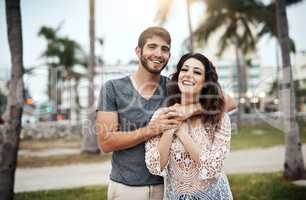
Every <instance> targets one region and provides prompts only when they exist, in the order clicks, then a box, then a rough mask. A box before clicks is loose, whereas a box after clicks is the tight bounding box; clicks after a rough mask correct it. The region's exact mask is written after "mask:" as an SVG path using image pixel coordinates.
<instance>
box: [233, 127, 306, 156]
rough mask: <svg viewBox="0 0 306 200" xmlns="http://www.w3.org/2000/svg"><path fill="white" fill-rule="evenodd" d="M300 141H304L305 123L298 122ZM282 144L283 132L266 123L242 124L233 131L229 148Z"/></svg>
mask: <svg viewBox="0 0 306 200" xmlns="http://www.w3.org/2000/svg"><path fill="white" fill-rule="evenodd" d="M300 136H301V141H302V143H306V123H305V122H304V123H302V122H301V123H300ZM282 144H284V133H283V132H282V131H281V130H279V129H276V128H274V127H271V126H269V125H267V124H262V125H258V126H244V127H242V128H241V129H239V130H236V131H234V132H233V135H232V140H231V149H232V150H238V149H248V148H264V147H271V146H275V145H282Z"/></svg>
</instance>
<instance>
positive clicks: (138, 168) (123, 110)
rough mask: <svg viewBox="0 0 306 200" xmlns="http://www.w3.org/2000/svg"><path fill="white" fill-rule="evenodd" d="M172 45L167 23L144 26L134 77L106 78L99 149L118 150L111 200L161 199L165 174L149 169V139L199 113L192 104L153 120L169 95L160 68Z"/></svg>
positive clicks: (98, 122) (99, 115)
mask: <svg viewBox="0 0 306 200" xmlns="http://www.w3.org/2000/svg"><path fill="white" fill-rule="evenodd" d="M170 45H171V37H170V34H169V32H168V31H167V30H165V29H164V28H161V27H150V28H148V29H146V30H144V31H143V32H142V33H141V35H140V37H139V39H138V45H137V47H136V49H135V51H136V54H137V56H138V58H139V67H138V70H137V71H136V72H135V73H134V74H133V75H132V76H130V77H124V78H121V79H117V80H111V81H108V82H106V83H105V84H104V85H103V87H102V89H101V92H100V97H99V102H98V111H97V119H96V126H97V134H98V140H99V144H100V148H101V149H102V150H103V151H104V152H113V154H112V170H111V175H110V183H109V189H108V199H109V200H111V199H124V200H126V199H129V198H130V199H134V200H138V199H139V200H146V199H148V200H149V199H150V200H151V199H152V200H153V199H162V198H163V179H162V178H161V177H158V176H154V175H152V174H150V173H149V171H148V169H147V168H146V165H145V157H144V154H145V148H144V143H145V141H147V140H148V139H150V138H151V137H154V136H157V135H159V134H161V133H162V132H164V131H165V130H168V129H173V128H177V127H178V126H179V124H180V123H181V121H182V120H183V119H184V117H185V118H188V116H191V115H193V114H194V113H196V112H198V107H197V106H194V105H191V106H190V107H189V109H183V107H180V106H177V107H176V108H175V109H173V108H169V109H166V111H165V112H164V113H163V114H162V115H161V116H160V117H159V118H158V119H156V120H154V121H151V122H150V123H149V121H150V118H151V116H152V114H153V113H154V111H156V110H157V109H158V108H159V107H161V106H162V104H163V101H164V100H165V98H166V95H167V93H166V92H167V89H166V83H167V80H168V79H167V78H166V77H164V76H161V75H160V72H161V71H162V70H163V69H164V67H165V66H166V65H167V63H168V60H169V58H170ZM183 116H184V117H183Z"/></svg>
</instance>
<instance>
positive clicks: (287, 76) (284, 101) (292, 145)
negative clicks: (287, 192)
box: [275, 0, 306, 180]
mask: <svg viewBox="0 0 306 200" xmlns="http://www.w3.org/2000/svg"><path fill="white" fill-rule="evenodd" d="M275 3H276V16H277V30H278V40H279V43H280V47H281V55H282V69H283V73H282V74H283V79H282V84H281V87H280V96H281V111H282V114H283V116H284V119H283V123H284V129H285V130H284V131H285V148H286V149H285V163H284V174H283V175H284V177H285V178H286V179H288V180H298V179H302V178H305V177H306V176H305V166H304V160H303V155H302V150H301V148H302V145H301V140H300V136H299V127H298V124H297V122H296V110H295V96H294V93H293V91H294V85H293V84H294V83H293V77H292V68H291V63H290V48H289V35H288V21H287V14H286V4H285V0H276V1H275Z"/></svg>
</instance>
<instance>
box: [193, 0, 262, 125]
mask: <svg viewBox="0 0 306 200" xmlns="http://www.w3.org/2000/svg"><path fill="white" fill-rule="evenodd" d="M205 2H206V5H207V10H206V17H205V18H204V19H203V21H202V23H201V24H200V25H199V26H198V27H197V29H196V30H195V32H194V37H195V38H196V41H197V43H198V45H203V44H204V43H207V42H208V40H209V38H210V37H211V36H212V35H213V33H215V32H221V31H223V32H222V34H221V36H220V39H219V44H218V46H219V50H218V56H221V55H222V54H223V53H224V51H225V50H226V49H227V48H229V47H232V46H234V47H235V55H236V66H237V78H238V99H239V101H238V114H237V126H238V127H240V118H241V114H242V113H243V110H244V106H243V104H242V103H241V102H240V99H242V98H244V97H245V94H246V91H247V80H246V69H245V66H244V65H243V63H242V61H244V60H245V56H246V55H247V54H249V53H252V52H253V51H255V50H256V42H257V38H256V33H254V31H253V30H255V27H256V25H257V22H256V20H255V16H256V15H255V13H256V11H257V8H258V6H259V5H258V3H257V2H256V1H253V0H229V1H223V0H206V1H205Z"/></svg>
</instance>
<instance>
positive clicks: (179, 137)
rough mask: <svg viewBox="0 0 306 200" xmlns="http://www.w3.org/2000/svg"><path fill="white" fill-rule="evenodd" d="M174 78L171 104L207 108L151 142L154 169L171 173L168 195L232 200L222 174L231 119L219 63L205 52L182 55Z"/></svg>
mask: <svg viewBox="0 0 306 200" xmlns="http://www.w3.org/2000/svg"><path fill="white" fill-rule="evenodd" d="M171 80H172V83H173V84H172V86H171V88H169V91H168V92H169V94H168V95H169V103H168V106H173V105H174V106H175V104H184V105H188V104H192V103H200V104H201V106H202V108H203V110H204V111H205V112H203V113H201V114H200V115H198V116H193V117H191V118H189V119H188V120H186V121H184V122H182V124H181V126H180V127H179V128H178V129H176V130H169V131H166V132H164V133H163V134H162V135H161V136H157V137H155V138H152V139H151V140H149V141H148V142H147V143H146V153H145V159H146V164H147V167H148V169H149V171H150V172H151V173H152V174H155V175H160V176H165V187H166V194H165V198H166V199H171V200H176V199H210V200H211V199H214V200H217V199H218V200H225V199H226V200H228V199H232V198H233V197H232V193H231V190H230V187H229V183H228V180H227V177H226V176H225V175H224V173H223V172H222V167H223V162H224V159H225V156H226V154H227V153H228V152H229V148H230V138H231V127H230V119H229V117H228V115H227V114H225V112H224V109H225V100H224V96H223V94H222V90H221V88H220V85H219V83H218V75H217V73H216V70H215V67H214V66H213V65H212V63H211V62H210V61H209V60H208V59H207V58H206V57H205V56H204V55H202V54H199V53H196V54H193V53H189V54H186V55H184V56H183V57H182V58H181V59H180V61H179V63H178V65H177V71H176V73H175V74H174V75H173V76H172V79H171ZM164 109H167V108H161V109H159V110H157V111H156V112H155V114H154V116H153V117H152V120H154V119H156V118H157V117H158V115H159V113H162V111H163V110H164Z"/></svg>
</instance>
